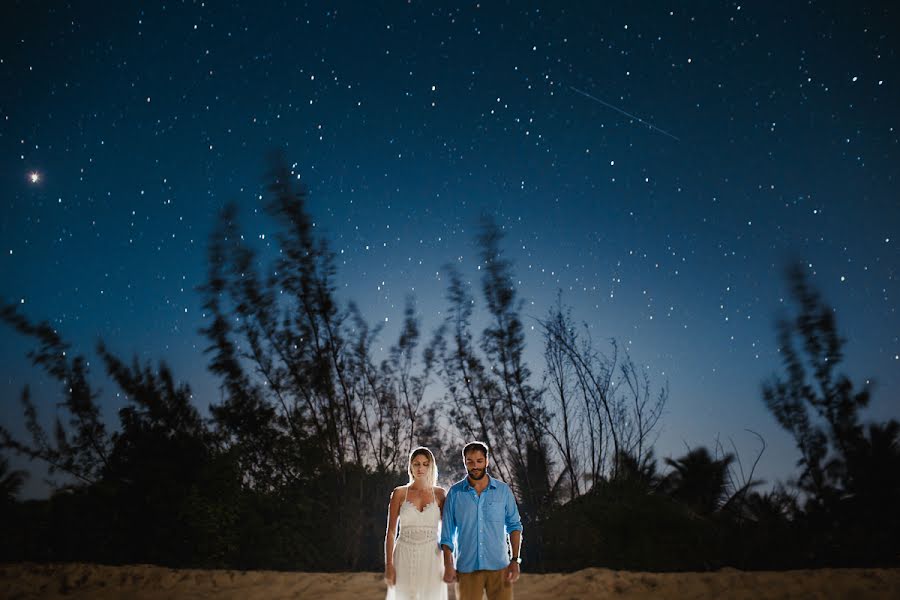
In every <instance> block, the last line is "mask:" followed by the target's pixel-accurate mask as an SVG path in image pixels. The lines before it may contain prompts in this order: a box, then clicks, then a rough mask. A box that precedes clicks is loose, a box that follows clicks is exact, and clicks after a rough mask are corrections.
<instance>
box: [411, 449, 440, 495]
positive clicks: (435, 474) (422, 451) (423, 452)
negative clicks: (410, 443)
mask: <svg viewBox="0 0 900 600" xmlns="http://www.w3.org/2000/svg"><path fill="white" fill-rule="evenodd" d="M417 456H424V457H425V458H427V459H428V462H429V464H430V465H431V468H430V471H431V473H430V475H431V477H430V479H431V482H430V483H431V487H434V486H436V485H437V478H438V470H437V463H436V462H434V454H432V453H431V450H429V449H428V448H426V447H425V446H419V447H418V448H413V451H412V452H410V453H409V462H407V463H406V472H407V473H408V474H409V482H410V483H412V482H414V481H415V480H416V478H415V477H413V472H412V462H413V460H415V458H416V457H417Z"/></svg>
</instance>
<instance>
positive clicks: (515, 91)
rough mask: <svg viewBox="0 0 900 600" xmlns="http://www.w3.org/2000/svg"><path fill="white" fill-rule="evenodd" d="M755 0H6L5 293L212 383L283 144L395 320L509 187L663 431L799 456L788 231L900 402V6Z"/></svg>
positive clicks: (14, 418)
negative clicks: (210, 278) (781, 407)
mask: <svg viewBox="0 0 900 600" xmlns="http://www.w3.org/2000/svg"><path fill="white" fill-rule="evenodd" d="M770 4H771V3H748V4H747V5H745V4H742V3H735V2H723V3H716V2H708V3H696V4H690V5H688V6H687V7H685V6H684V4H683V3H659V2H653V3H630V4H629V6H627V7H623V6H621V3H592V6H591V7H588V6H587V3H562V4H560V3H512V2H511V3H499V2H482V3H473V2H469V3H465V4H455V5H453V4H451V5H443V4H439V3H434V2H385V3H368V2H366V3H362V2H360V3H337V4H329V3H318V2H308V3H304V4H300V3H294V2H284V3H270V2H254V3H233V2H232V3H218V2H206V3H198V2H189V3H185V2H167V3H132V2H121V3H72V4H61V3H58V2H30V1H28V2H26V1H17V2H4V3H3V4H2V7H0V21H2V23H0V33H2V35H0V88H2V89H3V93H2V96H0V190H2V194H3V196H2V203H3V216H2V221H0V234H2V244H3V246H2V248H0V269H2V278H0V281H2V288H0V293H2V299H3V301H4V302H10V301H12V302H19V303H20V304H21V309H22V310H23V311H24V313H25V314H27V315H28V316H29V317H31V318H32V319H36V320H43V319H48V320H50V321H51V322H53V323H54V324H55V325H56V326H57V327H58V329H59V331H60V332H61V333H62V334H63V335H64V336H65V337H66V338H67V339H69V340H70V341H72V342H73V343H74V345H75V350H76V351H81V352H84V353H87V354H88V355H91V353H92V349H93V346H94V343H95V341H96V339H97V338H98V337H102V338H103V339H104V340H105V341H106V342H107V343H108V345H109V346H110V348H111V349H112V350H113V351H115V352H117V353H118V354H120V355H122V356H126V357H127V356H130V355H132V354H137V355H138V356H139V357H140V358H141V359H146V360H149V359H153V360H156V359H158V358H164V359H166V360H167V361H168V362H170V364H172V365H173V366H174V369H175V372H176V374H177V376H178V377H179V378H180V379H182V380H186V381H188V382H190V383H191V385H192V386H193V388H194V393H195V398H196V401H197V405H198V406H199V407H201V408H205V407H206V406H208V405H209V403H210V402H213V401H216V400H217V399H218V391H217V386H216V382H215V381H214V380H213V379H212V378H211V377H210V375H209V374H207V372H206V370H205V365H206V362H207V361H206V358H205V357H204V356H203V354H202V348H203V347H204V345H205V344H204V340H202V339H201V338H200V337H199V335H198V334H197V329H198V327H200V326H201V324H202V323H203V314H202V308H201V301H200V297H199V295H198V294H197V292H196V287H197V285H199V284H200V283H202V281H203V280H204V277H205V272H206V260H205V259H206V243H207V240H208V237H209V233H210V231H211V228H212V226H213V224H214V219H215V216H216V215H217V213H218V211H219V210H220V209H221V208H222V206H223V205H224V203H225V202H226V201H229V200H234V201H237V202H238V203H239V205H240V207H241V213H242V219H243V225H244V227H245V231H246V232H247V234H248V236H251V237H254V238H256V239H257V240H258V243H259V244H260V246H261V247H265V246H267V245H268V244H269V243H270V241H271V239H272V235H271V234H272V233H273V226H272V223H271V222H269V221H267V220H266V219H265V218H263V217H262V216H261V214H260V212H259V203H258V201H257V197H258V195H259V194H260V192H261V190H262V183H263V174H264V171H265V156H266V153H267V152H268V151H269V150H271V149H272V148H274V147H284V148H285V149H286V152H287V155H288V157H289V159H290V160H291V161H292V162H296V168H297V170H298V172H299V173H300V174H301V175H302V177H303V178H304V180H305V182H306V183H307V185H308V186H309V188H310V191H311V202H310V210H311V212H312V213H313V215H314V218H315V220H316V226H317V228H319V229H320V230H321V231H322V232H323V234H324V235H326V236H327V237H328V239H329V240H330V241H331V244H332V248H333V250H334V251H335V252H336V253H337V254H338V259H339V260H338V267H339V273H338V284H339V286H340V294H341V297H342V298H343V299H345V300H351V299H354V300H356V301H357V302H358V303H359V304H360V305H361V306H362V308H363V310H364V312H365V314H366V315H367V316H368V317H369V319H370V320H371V321H373V322H375V321H381V322H384V321H385V319H387V324H386V330H385V337H384V339H385V341H386V343H389V342H390V341H391V340H392V337H393V336H392V335H391V333H392V325H393V324H394V323H396V322H399V320H400V318H401V317H402V309H403V302H404V298H405V297H406V295H407V294H410V293H413V294H415V296H416V298H417V302H418V308H419V311H420V313H421V314H422V317H423V319H424V326H425V329H426V331H431V330H433V329H434V328H435V327H437V325H438V324H439V322H440V319H441V317H442V311H443V310H444V306H445V304H446V303H445V301H444V299H443V289H444V284H445V282H444V281H442V278H441V275H440V269H441V266H442V265H444V264H445V263H448V262H452V263H456V264H457V266H458V267H459V268H460V269H461V270H462V271H463V272H464V273H465V274H467V275H468V276H469V277H471V279H472V281H473V282H474V283H475V284H476V285H477V281H478V271H477V265H478V259H477V256H476V249H475V248H474V244H473V236H474V233H475V229H476V226H477V223H478V220H479V217H480V216H481V214H483V213H486V214H489V215H492V216H494V218H495V219H496V220H497V222H498V223H499V224H500V225H501V226H502V227H503V228H504V231H505V232H506V236H507V237H506V240H505V249H506V251H507V253H508V256H509V257H510V258H512V259H513V260H514V261H515V269H516V273H517V280H518V281H519V287H518V290H519V293H520V294H521V295H522V297H523V298H525V299H526V301H527V303H526V309H525V317H526V320H527V322H528V323H533V318H543V317H544V315H545V314H546V312H547V310H548V309H549V308H550V306H551V305H552V304H553V303H554V301H555V298H556V294H557V292H558V291H560V290H561V291H562V293H563V300H564V301H565V302H566V303H568V304H570V305H571V306H572V307H573V308H574V313H575V316H576V318H578V319H579V320H581V321H584V322H585V323H586V324H587V325H588V326H589V327H590V329H591V332H592V334H593V335H594V336H595V337H596V338H598V339H602V338H606V337H615V338H617V339H618V340H619V342H620V344H621V345H622V347H624V348H627V349H628V350H629V351H630V353H631V354H632V356H633V357H634V359H635V360H636V361H637V362H638V363H641V364H645V365H647V367H648V369H649V370H650V372H651V374H652V375H651V376H652V380H653V382H654V384H655V385H661V384H663V383H664V382H665V381H668V383H669V386H670V392H671V394H670V400H669V404H668V406H667V410H666V414H665V416H664V419H663V430H662V434H661V437H660V439H659V443H658V445H657V454H658V455H660V456H672V455H679V454H682V453H683V452H684V450H685V447H686V446H696V445H711V444H713V442H714V440H715V438H716V437H717V436H719V437H721V438H722V439H723V440H725V441H726V443H727V440H728V439H729V438H733V439H734V441H735V442H736V444H737V446H738V448H739V450H740V451H741V456H742V458H743V460H744V461H745V462H747V461H750V460H751V459H752V458H753V456H754V453H755V448H756V440H755V438H754V437H753V436H752V435H750V434H748V433H747V432H746V431H744V429H745V428H750V429H753V430H755V431H758V432H759V433H761V434H762V435H763V436H764V437H765V439H766V441H767V442H768V449H767V451H766V453H765V454H764V456H763V458H762V460H761V463H760V467H759V472H758V475H761V476H762V477H764V478H766V479H768V480H769V481H770V482H771V481H773V480H775V479H784V478H786V477H788V476H789V475H790V474H791V473H793V472H794V471H795V469H794V466H793V463H794V461H795V460H796V458H797V454H796V451H795V450H794V447H793V444H792V442H791V440H790V439H789V438H788V437H787V435H786V434H784V433H783V432H781V431H780V430H779V429H778V428H777V425H776V424H775V421H774V419H773V418H772V417H771V416H770V415H769V414H768V413H767V412H766V410H765V408H764V406H763V403H762V401H761V394H760V385H761V382H762V381H763V380H764V379H765V378H766V377H768V376H769V375H771V374H772V373H774V372H776V371H777V370H778V369H779V367H780V361H779V355H778V353H777V345H776V342H775V332H774V328H773V322H774V318H775V316H776V314H777V312H778V310H779V309H780V308H782V307H783V304H782V302H783V300H784V298H785V293H786V286H785V283H784V279H783V277H782V269H783V266H784V265H785V264H786V262H787V261H788V260H790V259H798V260H801V261H802V262H804V263H806V264H808V265H810V267H809V269H810V272H811V273H812V281H813V282H814V284H815V285H816V286H818V287H819V288H820V289H821V290H822V291H823V292H824V294H825V296H826V298H827V299H828V301H829V302H830V303H831V304H832V305H833V306H834V307H835V308H836V309H837V315H838V324H839V326H840V328H841V330H842V332H843V333H844V334H845V335H846V337H847V338H848V345H847V349H846V351H847V352H846V353H847V362H846V370H847V371H848V372H849V373H850V374H851V375H852V376H853V377H854V378H855V379H856V380H857V381H858V382H862V381H864V380H865V379H867V378H872V379H874V380H875V381H877V382H878V385H877V388H876V390H875V395H874V401H873V405H872V407H871V410H870V411H869V413H867V414H868V416H869V417H871V418H876V419H884V418H888V417H890V416H897V415H898V414H900V406H898V404H900V403H898V394H897V390H898V387H900V369H898V366H900V340H898V332H900V316H898V312H897V297H898V293H900V284H898V273H897V268H898V264H900V260H898V259H900V253H898V243H897V242H898V225H900V200H898V196H897V187H898V186H897V183H898V180H897V178H898V172H900V144H898V139H900V137H898V127H900V119H898V116H900V111H898V109H897V106H900V98H898V96H900V94H898V91H900V88H898V79H897V75H896V74H897V73H898V72H900V64H898V62H900V60H898V32H897V30H896V29H895V28H892V27H891V23H897V22H898V19H897V10H898V9H897V7H896V6H894V5H891V4H889V3H884V4H881V3H877V2H874V3H872V2H855V3H839V2H833V3H832V2H809V3H803V4H800V3H786V4H785V5H784V6H781V7H777V6H771V5H770ZM589 96H590V97H589ZM892 107H893V108H892ZM629 115H630V116H629ZM632 117H633V118H632ZM651 125H652V126H651ZM32 172H36V173H39V174H40V180H39V181H38V182H37V183H32V182H31V181H30V179H29V177H28V175H29V173H32ZM529 342H530V350H529V352H530V353H531V356H532V357H534V360H533V363H532V369H533V370H534V371H535V372H536V375H539V374H540V363H539V361H538V357H539V355H540V351H541V348H540V339H539V336H537V335H533V337H532V338H530V340H529ZM28 347H29V346H28V345H27V343H26V341H25V340H24V339H23V338H21V337H20V336H18V335H17V334H15V333H14V332H12V331H11V330H10V329H8V328H4V329H0V352H2V357H3V360H2V363H0V382H2V388H3V390H4V398H3V403H2V409H0V419H2V423H3V424H4V425H6V426H8V427H11V428H13V429H14V430H18V431H21V413H20V409H19V406H18V396H19V393H20V391H21V388H22V386H24V385H25V384H26V383H30V384H31V385H32V386H33V388H34V392H35V396H36V398H37V400H38V402H39V407H40V409H41V413H42V414H43V415H45V416H46V417H47V418H48V419H49V416H50V415H52V414H53V411H54V403H55V402H57V401H58V399H59V396H58V394H57V388H56V385H55V384H54V383H51V382H47V381H46V380H45V379H44V378H43V377H42V376H41V374H40V373H39V372H38V371H37V370H35V369H34V368H32V367H30V366H29V364H28V361H27V360H26V359H25V357H24V353H25V351H26V350H27V348H28ZM95 372H96V373H97V375H98V379H102V378H100V377H99V375H102V369H101V368H100V366H99V365H96V366H95ZM536 382H539V381H536ZM103 390H104V395H103V404H104V407H105V410H106V411H107V414H108V415H110V416H111V417H112V416H114V414H115V410H116V409H117V408H118V407H119V406H120V405H121V404H120V403H121V399H120V398H117V396H116V390H115V388H114V386H113V385H112V383H110V382H105V383H104V384H103ZM432 393H433V394H435V395H436V394H438V393H439V388H438V387H437V386H435V387H433V388H432ZM44 489H45V488H44V487H43V484H41V483H40V475H36V476H35V477H32V479H31V481H30V482H29V484H28V486H27V489H26V493H27V494H31V495H34V494H40V493H42V490H44Z"/></svg>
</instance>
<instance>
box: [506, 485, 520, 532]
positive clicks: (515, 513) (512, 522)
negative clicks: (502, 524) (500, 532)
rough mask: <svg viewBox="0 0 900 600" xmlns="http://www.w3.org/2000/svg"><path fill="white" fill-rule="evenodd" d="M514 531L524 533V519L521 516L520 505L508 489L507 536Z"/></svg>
mask: <svg viewBox="0 0 900 600" xmlns="http://www.w3.org/2000/svg"><path fill="white" fill-rule="evenodd" d="M513 531H522V518H521V517H520V516H519V505H518V504H516V499H515V497H514V496H513V495H512V491H511V490H510V489H509V488H508V487H507V488H506V534H507V535H509V534H510V533H512V532H513Z"/></svg>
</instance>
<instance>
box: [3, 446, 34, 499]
mask: <svg viewBox="0 0 900 600" xmlns="http://www.w3.org/2000/svg"><path fill="white" fill-rule="evenodd" d="M27 475H28V474H27V473H26V472H25V471H21V470H18V469H15V470H11V469H10V468H9V459H7V458H6V457H5V456H0V502H2V503H10V502H13V501H15V499H16V496H18V495H19V491H20V490H21V489H22V486H23V485H25V478H26V477H27Z"/></svg>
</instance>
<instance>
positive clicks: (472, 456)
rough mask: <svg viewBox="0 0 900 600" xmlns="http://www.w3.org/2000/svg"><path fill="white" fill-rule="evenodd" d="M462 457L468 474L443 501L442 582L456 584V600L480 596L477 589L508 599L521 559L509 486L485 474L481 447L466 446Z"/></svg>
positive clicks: (484, 449)
mask: <svg viewBox="0 0 900 600" xmlns="http://www.w3.org/2000/svg"><path fill="white" fill-rule="evenodd" d="M463 461H464V463H465V466H466V472H467V473H468V475H467V477H466V478H464V479H463V480H462V481H458V482H456V483H455V484H454V485H453V486H452V487H451V488H450V490H449V491H448V492H447V499H446V500H445V501H444V516H443V526H442V528H441V547H442V548H443V551H444V581H446V582H447V583H453V582H454V581H457V582H458V583H457V588H456V589H457V592H456V597H457V600H481V599H482V593H483V592H487V597H488V600H512V584H513V583H515V582H516V581H517V580H518V579H519V564H520V563H521V562H522V560H521V558H519V550H520V546H521V545H522V521H521V519H520V518H519V507H518V506H516V499H515V498H514V497H513V495H512V491H511V490H510V489H509V486H508V485H506V484H505V483H503V482H502V481H500V480H499V479H494V478H493V477H491V476H490V475H488V474H487V468H488V447H487V445H485V444H483V443H481V442H470V443H468V444H466V447H465V448H463ZM507 536H509V546H507V543H506V539H507ZM509 549H511V550H512V555H510V554H509ZM454 550H455V554H456V567H455V568H454V566H453V554H454Z"/></svg>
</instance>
